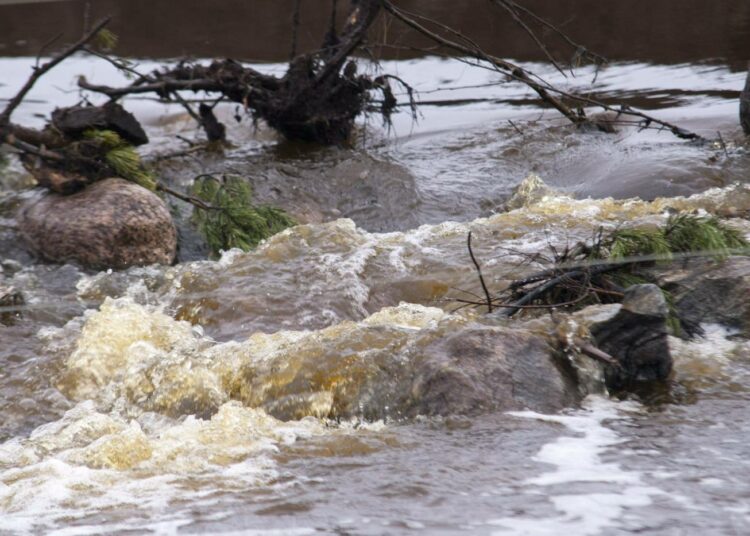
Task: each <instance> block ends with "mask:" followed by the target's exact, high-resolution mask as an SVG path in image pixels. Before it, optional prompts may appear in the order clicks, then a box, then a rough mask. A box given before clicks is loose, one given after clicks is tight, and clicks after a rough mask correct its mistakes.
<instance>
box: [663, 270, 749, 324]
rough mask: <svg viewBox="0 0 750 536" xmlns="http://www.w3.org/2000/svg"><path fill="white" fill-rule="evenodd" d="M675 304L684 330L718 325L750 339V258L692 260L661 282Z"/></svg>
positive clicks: (667, 275)
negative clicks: (703, 325) (735, 330)
mask: <svg viewBox="0 0 750 536" xmlns="http://www.w3.org/2000/svg"><path fill="white" fill-rule="evenodd" d="M659 284H660V286H662V287H663V288H664V289H665V290H667V291H668V292H669V293H670V294H671V295H672V298H673V300H674V305H675V309H676V310H677V313H678V315H679V317H680V321H681V323H682V327H683V330H685V331H686V333H687V334H688V335H691V334H694V333H696V332H698V333H700V324H702V323H716V324H722V325H724V326H727V327H729V328H733V329H737V330H739V331H740V332H741V333H742V334H743V335H744V336H745V337H750V257H730V258H728V259H726V260H724V261H716V260H713V259H710V258H698V259H690V260H688V261H686V262H685V263H684V264H683V265H682V266H678V267H675V268H674V269H673V270H670V271H668V272H666V273H664V274H661V276H660V278H659Z"/></svg>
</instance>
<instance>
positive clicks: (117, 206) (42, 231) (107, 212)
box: [18, 178, 177, 269]
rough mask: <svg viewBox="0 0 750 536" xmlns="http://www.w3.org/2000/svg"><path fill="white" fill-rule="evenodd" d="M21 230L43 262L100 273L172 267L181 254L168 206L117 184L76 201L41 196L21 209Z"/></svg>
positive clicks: (97, 186)
mask: <svg viewBox="0 0 750 536" xmlns="http://www.w3.org/2000/svg"><path fill="white" fill-rule="evenodd" d="M18 228H19V231H20V234H21V236H22V237H23V238H24V240H25V241H26V242H27V244H28V245H29V246H30V248H31V249H32V250H33V251H34V252H35V253H36V254H38V255H39V256H40V257H42V258H44V259H46V260H49V261H53V262H68V261H75V262H78V263H79V264H81V265H83V266H87V267H91V268H97V269H105V268H115V269H121V268H127V267H128V266H134V265H146V264H154V263H158V264H171V263H172V262H173V260H174V258H175V253H176V249H177V233H176V231H175V227H174V224H173V222H172V217H171V216H170V214H169V210H168V209H167V207H166V205H165V204H164V202H163V201H162V200H161V199H160V198H159V197H158V196H157V195H156V194H154V193H153V192H151V191H149V190H146V189H145V188H142V187H141V186H138V185H137V184H134V183H132V182H128V181H126V180H123V179H116V178H112V179H105V180H102V181H99V182H96V183H94V184H92V185H91V186H88V187H87V188H85V189H84V190H82V191H80V192H78V193H75V194H72V195H66V196H63V195H60V194H56V193H46V194H44V195H42V196H41V197H39V198H37V199H36V200H34V201H31V202H30V203H29V204H27V205H26V206H24V207H23V208H22V209H21V211H20V215H19V221H18Z"/></svg>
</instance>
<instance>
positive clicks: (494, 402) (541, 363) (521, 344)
mask: <svg viewBox="0 0 750 536" xmlns="http://www.w3.org/2000/svg"><path fill="white" fill-rule="evenodd" d="M555 355H556V352H555V350H554V349H553V348H552V347H551V346H550V345H549V344H548V342H547V340H546V339H545V338H543V337H540V336H538V335H535V334H532V333H531V332H529V331H526V330H523V329H518V328H515V329H509V328H505V327H490V326H475V327H471V328H468V329H465V330H462V331H459V332H457V333H455V334H453V335H450V336H448V337H446V338H440V339H436V340H435V341H434V342H433V343H432V344H430V345H428V346H427V347H425V349H424V353H423V357H421V358H420V359H418V361H417V365H416V374H415V376H414V378H413V380H412V388H411V393H410V394H411V399H410V400H409V401H407V402H406V404H405V406H406V408H405V413H406V414H408V415H417V414H421V415H449V414H477V413H483V412H488V411H494V410H501V411H507V410H513V409H525V408H528V409H533V410H535V411H542V412H552V411H559V410H560V409H563V408H565V407H567V406H570V405H573V404H575V403H576V402H578V401H579V400H580V395H579V390H578V387H577V384H576V382H575V380H574V378H573V376H572V375H571V374H570V373H569V371H568V370H566V369H565V368H564V367H563V366H562V363H560V362H558V361H557V359H556V357H555Z"/></svg>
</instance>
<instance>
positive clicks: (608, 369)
mask: <svg viewBox="0 0 750 536" xmlns="http://www.w3.org/2000/svg"><path fill="white" fill-rule="evenodd" d="M668 315H669V308H668V306H667V302H666V300H665V299H664V294H663V293H662V291H661V290H660V289H659V287H657V286H656V285H651V284H648V285H633V286H631V287H629V288H628V289H627V290H626V291H625V297H624V298H623V301H622V307H621V308H620V310H619V311H618V312H617V314H616V315H615V316H614V317H612V318H611V319H609V320H606V321H604V322H599V323H596V324H593V325H592V326H591V327H590V330H591V334H592V336H593V337H594V339H595V341H596V345H597V347H598V348H600V349H601V350H603V351H604V352H606V353H608V354H609V355H611V356H613V357H614V358H615V359H617V361H618V362H619V363H620V367H621V368H615V367H612V366H609V365H605V377H606V381H607V386H608V387H610V388H613V389H621V388H624V387H628V386H630V385H632V384H633V383H634V382H636V381H652V380H666V379H667V378H668V377H669V374H670V373H671V372H672V356H671V354H670V353H669V344H668V342H667V317H668Z"/></svg>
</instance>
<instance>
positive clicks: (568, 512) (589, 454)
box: [488, 396, 664, 536]
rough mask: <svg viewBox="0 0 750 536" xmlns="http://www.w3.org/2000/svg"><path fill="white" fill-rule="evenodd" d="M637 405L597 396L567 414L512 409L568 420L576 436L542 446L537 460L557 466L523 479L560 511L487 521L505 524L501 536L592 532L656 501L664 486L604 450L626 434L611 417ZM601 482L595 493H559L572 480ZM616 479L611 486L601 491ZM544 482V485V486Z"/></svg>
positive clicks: (546, 418) (535, 416)
mask: <svg viewBox="0 0 750 536" xmlns="http://www.w3.org/2000/svg"><path fill="white" fill-rule="evenodd" d="M628 411H637V406H635V405H631V404H625V403H617V402H614V401H611V400H609V399H606V398H603V397H598V396H592V397H589V398H588V399H587V400H586V403H585V406H584V408H583V409H582V410H579V411H576V412H574V413H572V414H568V415H543V414H540V413H536V412H532V411H520V412H511V413H510V415H513V416H516V417H520V418H525V419H536V420H540V421H545V422H552V423H558V424H561V425H563V426H564V427H565V428H567V429H568V430H570V431H571V432H574V433H576V435H575V436H563V437H560V438H558V439H556V440H555V441H553V442H552V443H548V444H546V445H544V446H543V447H542V449H541V450H540V451H539V453H538V454H537V455H536V456H534V458H533V459H534V460H535V461H537V462H540V463H545V464H550V465H553V466H554V467H555V469H554V470H552V471H549V472H546V473H543V474H542V475H539V476H536V477H532V478H529V479H528V480H526V481H525V482H524V483H523V485H524V488H526V489H527V490H528V493H529V495H534V496H535V497H538V496H539V493H540V492H541V493H543V494H544V495H546V496H548V497H549V500H550V501H551V503H552V505H553V506H554V508H555V510H557V512H559V514H558V515H554V516H550V517H547V518H528V517H504V518H499V519H493V520H490V521H488V524H489V525H497V526H500V527H502V528H501V529H500V530H497V531H495V532H494V534H496V535H498V536H508V535H514V536H532V535H533V536H541V535H547V534H549V535H558V534H562V533H568V534H575V535H576V536H593V535H596V534H600V533H601V532H602V530H604V529H605V528H608V527H613V526H617V525H618V524H619V521H620V520H621V519H622V517H623V515H624V514H625V512H626V511H627V510H628V509H629V508H636V507H643V506H648V505H649V504H651V502H652V500H651V497H652V496H655V495H661V494H663V493H664V492H663V491H661V490H660V489H658V488H655V487H652V486H648V485H645V484H644V483H643V482H642V475H641V473H638V472H635V471H628V470H625V469H623V468H622V467H621V466H620V465H619V464H617V463H611V462H605V461H603V459H602V456H603V455H604V454H605V453H606V452H607V451H608V449H610V448H611V447H613V446H615V445H617V444H619V443H621V442H622V441H623V438H622V437H621V436H619V435H618V434H617V433H616V432H615V431H614V430H612V429H611V428H608V427H607V426H606V421H609V420H614V419H618V420H620V419H627V418H628V417H627V415H626V412H628ZM588 483H595V484H597V491H596V492H592V493H585V492H583V493H559V490H560V489H564V487H565V485H568V484H579V485H580V484H584V485H585V484H588ZM602 485H612V487H613V488H614V489H613V490H612V491H611V492H608V491H607V492H602V491H600V489H601V486H602ZM539 488H542V489H541V490H540V489H539Z"/></svg>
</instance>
